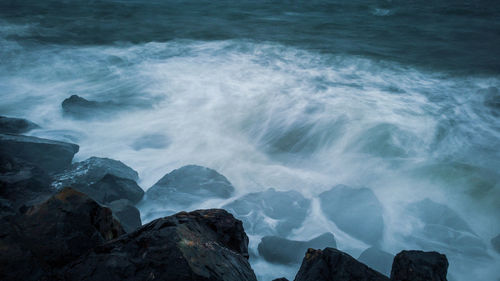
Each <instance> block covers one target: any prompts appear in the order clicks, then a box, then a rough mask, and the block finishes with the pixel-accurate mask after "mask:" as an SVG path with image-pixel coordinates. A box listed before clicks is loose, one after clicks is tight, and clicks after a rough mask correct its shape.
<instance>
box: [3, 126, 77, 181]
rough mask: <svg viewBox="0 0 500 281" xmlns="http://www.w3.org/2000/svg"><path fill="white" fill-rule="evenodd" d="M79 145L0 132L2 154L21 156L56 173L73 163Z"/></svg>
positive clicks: (43, 168) (45, 169) (12, 156)
mask: <svg viewBox="0 0 500 281" xmlns="http://www.w3.org/2000/svg"><path fill="white" fill-rule="evenodd" d="M78 149H79V147H78V145H76V144H71V143H65V142H60V141H53V140H47V139H41V138H35V137H28V136H17V135H8V134H0V155H3V156H4V157H11V158H14V157H15V158H19V159H21V160H24V161H26V162H29V163H32V164H34V165H36V166H38V167H39V168H40V169H42V170H44V171H46V172H48V173H55V172H60V171H62V170H64V169H65V168H67V167H69V166H70V165H71V161H72V160H73V156H74V155H75V153H77V152H78Z"/></svg>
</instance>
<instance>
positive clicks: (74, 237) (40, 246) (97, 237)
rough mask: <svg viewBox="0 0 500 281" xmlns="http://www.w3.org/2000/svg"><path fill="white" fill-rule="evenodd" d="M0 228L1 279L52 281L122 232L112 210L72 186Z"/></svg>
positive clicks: (2, 220) (1, 221) (5, 219)
mask: <svg viewBox="0 0 500 281" xmlns="http://www.w3.org/2000/svg"><path fill="white" fill-rule="evenodd" d="M0 224H3V226H2V227H0V229H1V231H0V232H2V234H1V235H0V248H1V249H2V251H0V264H2V270H0V279H1V280H40V279H41V280H45V279H48V280H51V279H52V278H50V277H49V276H51V275H52V274H54V271H55V270H57V269H58V268H61V267H63V266H65V265H66V264H68V263H69V262H71V261H73V260H75V259H77V258H78V257H80V256H81V255H83V254H84V253H86V252H87V251H89V250H90V249H91V248H94V247H95V246H97V245H100V244H102V243H104V242H106V241H109V240H112V239H115V238H117V237H118V236H120V235H122V234H124V231H123V229H122V227H121V226H120V224H119V223H118V222H117V221H116V220H115V219H114V218H113V215H112V213H111V211H110V210H109V209H108V208H104V207H102V206H101V205H99V204H98V203H96V202H95V201H94V200H92V199H90V198H89V197H88V196H86V195H85V194H83V193H80V192H78V191H75V190H73V189H70V188H66V189H63V190H61V191H60V192H59V193H57V194H56V195H54V196H53V197H51V198H50V199H49V200H47V201H45V202H43V203H41V204H39V205H36V206H33V207H31V208H30V209H28V210H27V211H26V212H25V213H24V214H23V215H18V216H14V217H12V216H11V217H6V218H2V219H1V220H0ZM4 269H5V270H4ZM42 277H43V278H42Z"/></svg>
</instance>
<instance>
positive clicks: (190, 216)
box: [64, 209, 256, 281]
mask: <svg viewBox="0 0 500 281" xmlns="http://www.w3.org/2000/svg"><path fill="white" fill-rule="evenodd" d="M247 257H248V237H247V236H246V234H245V232H244V231H243V226H242V223H241V221H239V220H236V219H235V218H234V217H233V216H232V215H231V214H229V213H227V212H226V211H224V210H217V209H212V210H199V211H194V212H190V213H186V212H181V213H178V214H176V215H173V216H170V217H165V218H162V219H158V220H155V221H153V222H151V223H149V224H146V225H144V226H143V227H141V228H139V229H138V230H137V231H135V232H133V233H130V234H127V235H124V236H122V237H120V238H119V239H117V240H115V241H111V242H109V243H106V244H104V245H102V246H99V247H97V248H96V249H94V250H93V251H91V252H90V253H88V254H86V255H84V256H82V257H81V258H80V259H79V260H78V261H76V262H74V263H73V264H72V265H71V266H70V267H68V268H67V270H66V272H65V273H64V279H65V280H108V281H114V280H117V281H118V280H153V279H155V280H172V281H173V280H176V281H183V280H185V281H188V280H225V281H230V280H242V281H243V280H256V278H255V274H254V273H253V271H252V269H251V268H250V265H249V263H248V260H247Z"/></svg>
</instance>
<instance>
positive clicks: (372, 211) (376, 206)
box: [319, 185, 384, 245]
mask: <svg viewBox="0 0 500 281" xmlns="http://www.w3.org/2000/svg"><path fill="white" fill-rule="evenodd" d="M319 198H320V202H321V209H322V210H323V212H324V213H325V215H326V217H327V218H329V219H330V220H332V221H333V222H334V223H335V224H336V225H337V226H338V227H339V228H340V229H341V230H343V231H345V232H347V233H348V234H350V235H352V236H354V237H355V238H358V239H360V240H362V241H364V242H366V243H369V244H371V245H375V244H377V243H378V242H379V241H380V240H381V239H382V235H383V231H384V219H383V217H382V204H381V203H380V201H379V200H378V199H377V197H376V196H375V194H374V193H373V191H372V190H371V189H369V188H351V187H348V186H345V185H337V186H335V187H334V188H332V189H330V190H328V191H325V192H323V193H321V194H320V195H319Z"/></svg>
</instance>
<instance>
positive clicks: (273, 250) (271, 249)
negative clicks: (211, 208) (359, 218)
mask: <svg viewBox="0 0 500 281" xmlns="http://www.w3.org/2000/svg"><path fill="white" fill-rule="evenodd" d="M327 247H331V248H336V247H337V243H336V242H335V237H334V236H333V234H331V233H329V232H328V233H324V234H322V235H320V236H318V237H316V238H313V239H311V240H309V241H296V240H288V239H285V238H281V237H277V236H265V237H263V238H262V240H261V242H260V244H259V246H258V250H259V254H260V255H261V256H262V257H263V258H264V259H265V260H267V261H268V262H272V263H281V264H293V263H300V262H301V261H302V258H303V257H304V254H305V253H306V251H307V249H308V248H314V249H323V248H327ZM389 271H390V268H389Z"/></svg>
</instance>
